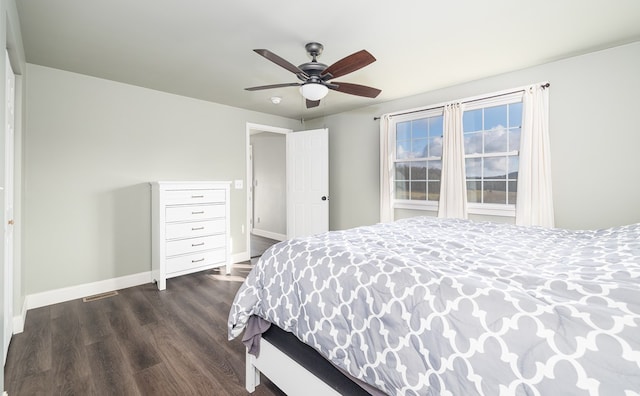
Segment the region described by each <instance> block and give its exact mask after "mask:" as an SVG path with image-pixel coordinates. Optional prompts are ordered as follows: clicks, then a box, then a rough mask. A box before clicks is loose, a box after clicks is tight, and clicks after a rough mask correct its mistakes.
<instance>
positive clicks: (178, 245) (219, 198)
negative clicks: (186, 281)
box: [151, 181, 231, 290]
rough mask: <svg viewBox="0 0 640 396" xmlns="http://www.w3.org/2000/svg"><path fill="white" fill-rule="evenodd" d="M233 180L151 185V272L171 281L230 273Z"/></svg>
mask: <svg viewBox="0 0 640 396" xmlns="http://www.w3.org/2000/svg"><path fill="white" fill-rule="evenodd" d="M230 184H231V182H162V181H160V182H152V183H151V249H152V252H151V270H152V276H153V280H154V281H156V282H157V284H158V289H160V290H164V289H165V288H166V285H167V282H166V281H167V279H168V278H173V277H176V276H180V275H185V274H190V273H192V272H196V271H202V270H206V269H210V268H216V267H225V270H226V273H227V274H228V273H230V272H231V259H230V255H231V251H230V249H231V244H230V238H231V237H230V232H229V190H230Z"/></svg>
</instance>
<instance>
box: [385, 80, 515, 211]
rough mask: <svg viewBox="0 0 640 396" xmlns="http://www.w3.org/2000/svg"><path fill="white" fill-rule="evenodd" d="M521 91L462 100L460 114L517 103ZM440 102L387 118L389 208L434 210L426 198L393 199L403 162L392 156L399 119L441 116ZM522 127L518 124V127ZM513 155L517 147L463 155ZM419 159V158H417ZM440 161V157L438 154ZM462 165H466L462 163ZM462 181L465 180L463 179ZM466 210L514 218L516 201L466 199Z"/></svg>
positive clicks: (477, 156)
mask: <svg viewBox="0 0 640 396" xmlns="http://www.w3.org/2000/svg"><path fill="white" fill-rule="evenodd" d="M523 95H524V92H523V91H516V92H513V91H511V92H510V93H506V94H487V95H485V96H476V97H474V98H473V99H471V100H468V101H467V102H464V101H462V104H463V109H462V110H463V114H464V112H465V111H471V110H477V109H482V108H487V107H494V106H502V105H508V104H512V103H519V102H522V100H523ZM443 113H444V105H437V106H431V107H426V108H425V109H424V110H415V111H410V112H408V113H406V114H398V115H393V116H392V117H391V118H390V120H389V128H390V131H391V133H390V134H389V135H390V136H389V137H390V139H389V148H390V150H391V152H390V153H389V154H390V158H391V160H392V162H393V172H392V173H391V180H390V184H391V200H392V207H393V209H409V210H424V211H433V212H437V211H438V206H439V201H428V200H424V201H421V200H409V199H396V198H395V197H396V180H395V175H396V171H395V165H396V163H397V162H403V160H397V159H396V148H397V146H396V124H398V123H400V122H406V121H412V120H416V119H420V118H427V117H433V116H438V115H443ZM521 127H522V126H521ZM513 155H517V156H518V158H519V155H520V150H512V151H507V152H500V153H490V154H477V153H476V154H469V155H467V154H465V162H466V159H467V158H486V157H491V156H513ZM421 160H422V159H421ZM440 160H442V157H440ZM465 166H466V165H465ZM465 183H466V181H465ZM467 212H468V214H471V215H484V216H500V217H515V215H516V204H496V203H477V202H469V201H467Z"/></svg>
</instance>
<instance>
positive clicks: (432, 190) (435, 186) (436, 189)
mask: <svg viewBox="0 0 640 396" xmlns="http://www.w3.org/2000/svg"><path fill="white" fill-rule="evenodd" d="M427 184H428V186H427V188H428V195H427V196H428V198H427V199H428V200H429V201H438V200H439V199H440V182H439V181H430V182H428V183H427Z"/></svg>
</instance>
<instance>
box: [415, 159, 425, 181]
mask: <svg viewBox="0 0 640 396" xmlns="http://www.w3.org/2000/svg"><path fill="white" fill-rule="evenodd" d="M411 180H427V162H426V161H419V162H412V163H411Z"/></svg>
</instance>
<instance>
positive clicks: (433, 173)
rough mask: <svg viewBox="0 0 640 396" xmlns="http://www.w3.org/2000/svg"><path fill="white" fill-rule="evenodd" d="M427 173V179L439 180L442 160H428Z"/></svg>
mask: <svg viewBox="0 0 640 396" xmlns="http://www.w3.org/2000/svg"><path fill="white" fill-rule="evenodd" d="M428 165H429V175H428V179H427V180H441V176H442V161H429V164H428Z"/></svg>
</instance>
